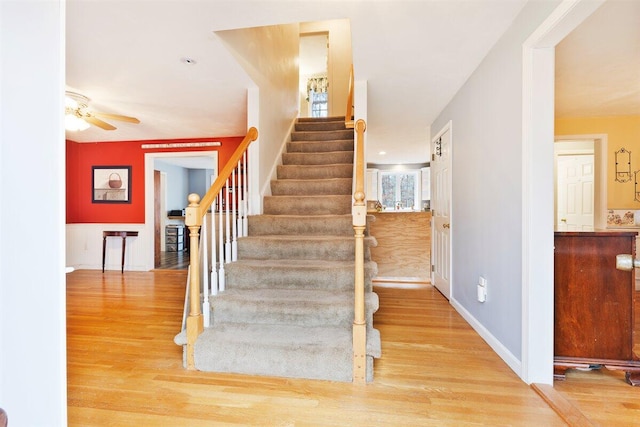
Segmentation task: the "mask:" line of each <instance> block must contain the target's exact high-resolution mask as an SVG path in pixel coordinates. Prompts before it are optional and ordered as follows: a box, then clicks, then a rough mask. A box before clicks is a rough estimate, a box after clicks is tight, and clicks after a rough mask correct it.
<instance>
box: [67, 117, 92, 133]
mask: <svg viewBox="0 0 640 427" xmlns="http://www.w3.org/2000/svg"><path fill="white" fill-rule="evenodd" d="M89 126H90V125H89V123H87V122H85V121H84V120H83V119H81V118H80V117H78V116H76V115H75V114H66V115H65V116H64V128H65V129H66V130H68V131H71V132H76V131H82V130H86V129H89Z"/></svg>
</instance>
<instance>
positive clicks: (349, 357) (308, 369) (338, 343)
mask: <svg viewBox="0 0 640 427" xmlns="http://www.w3.org/2000/svg"><path fill="white" fill-rule="evenodd" d="M257 326H258V328H257V330H258V331H257V333H255V332H254V333H251V332H250V331H247V330H246V329H231V330H229V329H227V328H226V327H225V326H224V325H223V326H222V327H221V328H220V329H218V328H211V329H207V330H205V332H204V333H203V334H201V335H200V337H199V339H198V341H197V342H196V345H195V348H194V360H195V367H196V369H198V370H200V371H208V372H232V373H238V374H246V375H267V376H277V377H287V378H309V379H317V380H328V381H342V382H351V381H352V379H353V375H352V374H353V372H352V369H353V347H352V345H351V342H352V332H351V328H340V331H336V332H335V333H331V332H329V331H326V332H325V331H323V330H316V329H313V328H309V329H306V328H303V331H304V333H303V335H302V337H301V338H300V339H301V340H302V341H304V342H303V343H302V344H299V343H298V341H297V339H298V335H299V334H300V332H298V331H294V332H293V333H294V334H296V335H295V337H294V338H293V340H287V339H286V338H285V337H283V336H274V337H273V338H272V337H271V336H268V335H267V331H265V330H264V328H261V327H260V325H257ZM251 329H254V327H251ZM274 329H275V330H276V331H278V330H280V329H282V327H280V326H276V327H275V328H274ZM334 329H335V328H334ZM247 332H249V336H247V337H246V338H242V335H245V334H246V333H247ZM285 334H287V336H289V335H288V331H287V332H285ZM309 337H312V338H313V339H312V341H313V345H306V342H307V341H309V339H308V338H309ZM379 346H380V335H379V333H377V331H376V330H370V329H367V356H366V359H367V360H366V364H367V370H366V372H367V381H372V379H373V357H380V350H379Z"/></svg>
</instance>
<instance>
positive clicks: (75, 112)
mask: <svg viewBox="0 0 640 427" xmlns="http://www.w3.org/2000/svg"><path fill="white" fill-rule="evenodd" d="M64 110H65V111H64V113H65V127H66V129H68V130H85V129H87V128H89V126H90V125H94V126H97V127H99V128H101V129H104V130H115V129H116V127H115V126H113V125H111V124H109V123H107V122H105V121H104V120H102V119H108V120H119V121H123V122H129V123H140V120H138V119H136V118H135V117H129V116H122V115H120V114H110V113H101V112H98V111H91V110H90V109H89V98H87V97H86V96H84V95H82V94H79V93H77V92H71V91H66V92H65V109H64Z"/></svg>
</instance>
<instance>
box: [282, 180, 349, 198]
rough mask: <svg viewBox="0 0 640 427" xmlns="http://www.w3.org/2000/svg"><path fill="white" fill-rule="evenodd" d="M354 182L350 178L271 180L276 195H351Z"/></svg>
mask: <svg viewBox="0 0 640 427" xmlns="http://www.w3.org/2000/svg"><path fill="white" fill-rule="evenodd" d="M352 186H353V182H352V180H351V179H349V178H341V179H324V180H286V179H284V180H277V181H271V194H272V195H274V196H295V195H300V196H326V195H343V196H344V195H350V194H351V190H352Z"/></svg>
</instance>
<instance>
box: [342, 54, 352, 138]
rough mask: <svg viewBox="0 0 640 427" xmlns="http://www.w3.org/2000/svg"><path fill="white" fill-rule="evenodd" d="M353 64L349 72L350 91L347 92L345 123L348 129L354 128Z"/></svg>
mask: <svg viewBox="0 0 640 427" xmlns="http://www.w3.org/2000/svg"><path fill="white" fill-rule="evenodd" d="M353 86H354V79H353V64H351V71H350V72H349V93H348V94H347V109H346V112H345V114H344V125H345V126H346V128H347V129H353V90H354V89H353Z"/></svg>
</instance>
